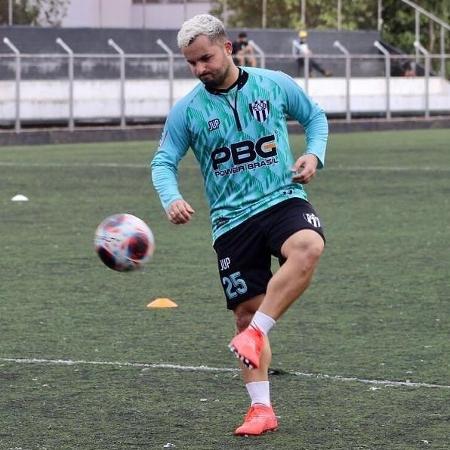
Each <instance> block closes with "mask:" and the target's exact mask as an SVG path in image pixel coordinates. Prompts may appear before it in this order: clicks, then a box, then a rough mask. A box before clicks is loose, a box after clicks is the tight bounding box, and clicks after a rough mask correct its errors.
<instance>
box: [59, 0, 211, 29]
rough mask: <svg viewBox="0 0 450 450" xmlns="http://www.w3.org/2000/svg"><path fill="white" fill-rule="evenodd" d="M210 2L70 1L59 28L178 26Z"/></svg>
mask: <svg viewBox="0 0 450 450" xmlns="http://www.w3.org/2000/svg"><path fill="white" fill-rule="evenodd" d="M210 9H211V5H210V2H202V1H198V2H196V1H189V2H187V3H186V4H184V3H183V1H180V2H179V3H150V2H148V3H146V4H144V3H141V4H133V2H132V0H71V2H70V5H69V7H68V9H67V15H66V17H65V18H64V19H63V21H62V26H63V27H97V28H104V27H111V28H147V29H153V28H164V29H168V28H179V26H180V25H181V24H182V23H183V22H184V21H185V20H186V19H189V18H190V17H192V16H194V15H196V14H201V13H208V12H209V11H210Z"/></svg>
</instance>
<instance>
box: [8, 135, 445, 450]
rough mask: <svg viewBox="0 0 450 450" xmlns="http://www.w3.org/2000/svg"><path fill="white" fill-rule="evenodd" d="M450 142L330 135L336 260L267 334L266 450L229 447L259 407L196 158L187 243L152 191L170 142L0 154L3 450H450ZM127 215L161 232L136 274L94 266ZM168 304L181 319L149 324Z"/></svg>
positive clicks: (319, 186)
mask: <svg viewBox="0 0 450 450" xmlns="http://www.w3.org/2000/svg"><path fill="white" fill-rule="evenodd" d="M302 142H303V138H302V137H301V136H299V137H293V148H295V149H296V151H297V153H300V152H301V151H302V148H303V144H302ZM449 143H450V130H430V131H408V132H406V131H398V132H377V133H355V134H336V135H332V136H331V137H330V144H329V150H328V159H327V167H326V169H325V170H324V171H322V172H321V173H320V174H319V175H318V176H317V177H316V179H315V180H314V182H313V183H312V184H311V185H310V186H309V187H308V191H309V194H310V199H311V201H312V203H313V204H314V205H315V207H316V209H317V210H318V211H319V213H320V215H321V218H322V221H323V222H324V223H325V227H326V233H327V239H328V242H327V248H326V251H325V253H324V256H323V259H322V261H321V264H320V267H319V269H318V272H317V275H316V277H315V280H314V283H313V285H312V286H311V288H310V289H309V290H308V291H307V293H306V294H305V296H304V298H302V299H301V300H300V301H299V302H297V303H296V304H295V305H294V306H293V307H292V308H291V309H290V310H289V311H288V313H287V314H286V316H285V317H283V319H282V320H281V321H280V322H279V323H278V324H277V326H276V327H275V328H274V330H273V331H272V334H271V339H272V344H273V353H274V359H273V365H272V366H273V369H274V372H275V373H274V374H273V375H272V383H273V385H272V386H273V388H272V393H273V402H274V406H275V408H276V411H277V414H278V415H279V416H280V419H279V420H280V430H279V431H278V432H277V433H273V434H270V435H265V436H262V437H259V438H252V439H250V438H236V437H234V436H232V434H231V432H232V430H233V429H234V427H235V426H236V425H238V424H239V423H240V422H241V420H242V416H243V414H244V412H245V410H246V408H247V405H248V399H247V395H246V392H245V389H244V388H243V386H242V384H241V382H240V380H239V375H238V372H237V371H235V370H234V369H235V367H236V364H235V359H234V357H233V356H232V354H231V353H230V352H229V351H228V349H227V343H228V341H229V339H230V338H231V337H232V334H233V321H232V315H231V313H230V312H228V311H227V310H226V309H225V302H224V299H223V294H222V291H221V287H220V282H219V278H218V275H217V273H216V261H215V255H214V252H213V249H212V247H211V241H210V230H209V223H208V212H207V209H206V204H205V200H204V196H203V191H202V183H201V177H200V174H199V171H198V169H197V167H196V163H195V161H194V159H193V158H192V157H191V156H189V157H188V158H186V159H185V160H184V161H183V164H182V166H181V170H180V172H181V173H180V179H181V188H182V191H183V192H184V194H185V198H186V199H187V200H188V201H189V202H190V203H191V204H192V206H193V207H194V208H195V209H196V215H195V218H194V220H193V221H192V223H191V224H189V225H185V226H174V225H170V224H169V223H168V222H167V221H166V219H165V216H164V214H163V212H162V210H161V207H160V204H159V200H158V199H157V197H156V194H155V193H154V191H153V189H152V187H151V185H150V183H149V171H148V168H147V166H148V162H149V160H150V158H151V156H152V154H153V151H154V148H155V145H156V143H155V142H130V143H114V144H80V145H58V146H48V147H11V148H5V147H4V148H1V149H0V187H1V189H0V192H1V197H0V207H1V209H0V236H1V238H0V239H1V247H0V248H1V250H2V257H1V260H0V261H1V262H0V269H1V270H0V280H1V287H0V336H1V339H0V450H4V449H22V450H25V449H26V450H30V449H33V450H34V449H52V450H53V449H55V450H62V449H64V450H65V449H89V450H97V449H108V450H111V449H150V450H153V449H163V448H174V449H176V450H188V449H189V450H191V449H192V450H202V449H205V450H216V449H227V450H228V449H232V450H240V449H252V450H253V449H258V450H269V449H270V450H301V449H308V450H309V449H345V450H348V449H388V450H397V449H398V450H400V449H405V450H409V449H448V448H450V365H449V360H450V301H449V300H450V294H449V293H450V144H449ZM17 193H21V194H25V195H26V196H28V197H29V198H30V201H29V202H27V203H14V202H11V201H10V199H11V197H13V196H14V195H15V194H17ZM118 212H130V213H133V214H135V215H137V216H139V217H141V218H143V219H144V220H145V221H146V222H147V223H149V225H150V226H151V228H152V229H153V231H154V234H155V237H156V252H155V255H154V258H153V260H152V261H151V262H150V264H148V266H146V267H145V269H144V270H143V271H141V272H136V273H125V274H124V273H116V272H113V271H112V270H110V269H107V268H106V267H105V266H103V265H102V263H101V262H100V260H99V259H98V257H97V256H96V255H95V253H94V251H93V235H94V230H95V228H96V226H97V225H98V223H99V222H100V221H101V220H102V219H103V218H104V217H106V216H107V215H110V214H113V213H118ZM156 297H170V298H172V299H173V300H174V301H176V302H177V303H178V305H179V307H178V308H176V309H168V310H149V309H147V308H146V305H147V303H148V302H149V301H151V300H153V299H154V298H156ZM401 382H405V383H403V384H402V383H401ZM168 444H173V446H169V445H168ZM165 446H166V447H165Z"/></svg>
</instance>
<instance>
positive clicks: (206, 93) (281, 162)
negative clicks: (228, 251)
mask: <svg viewBox="0 0 450 450" xmlns="http://www.w3.org/2000/svg"><path fill="white" fill-rule="evenodd" d="M240 71H241V72H240V76H239V79H238V81H237V82H236V83H235V84H234V85H233V86H232V87H231V88H230V89H228V90H227V91H226V92H223V91H210V90H208V89H207V88H206V87H205V86H204V85H203V84H202V83H200V84H198V85H197V86H196V87H195V88H194V89H193V90H192V91H191V92H190V93H189V94H188V95H186V96H185V97H184V98H182V99H181V100H180V101H178V102H177V103H176V104H175V105H174V107H173V108H172V110H171V112H170V114H169V116H168V118H167V120H166V123H165V126H164V130H163V133H162V137H161V140H160V143H159V148H158V150H157V152H156V154H155V156H154V158H153V161H152V164H151V166H152V179H153V184H154V186H155V188H156V190H157V192H158V194H159V197H160V199H161V203H162V205H163V207H164V208H165V209H167V208H168V206H169V205H170V204H171V203H172V202H173V201H174V200H177V199H181V198H183V197H182V195H181V193H180V191H179V189H178V182H177V175H178V164H179V162H180V160H181V158H183V156H184V155H185V154H186V152H187V151H188V149H189V148H191V149H192V151H193V152H194V154H195V157H196V158H197V160H198V162H199V164H200V169H201V172H202V174H203V178H204V185H205V191H206V197H207V199H208V202H209V206H210V215H211V223H212V233H213V240H215V239H217V238H218V237H219V236H220V235H222V234H223V233H225V232H227V231H229V230H231V229H232V228H234V227H236V226H237V225H239V224H240V223H242V222H243V221H245V220H246V219H248V218H249V217H251V216H253V215H255V214H257V213H259V212H261V211H263V210H265V209H266V208H269V207H271V206H273V205H275V204H277V203H279V202H281V201H283V200H286V199H288V198H292V197H300V198H303V199H306V193H305V191H304V189H303V186H302V185H301V184H299V183H294V182H292V166H293V164H294V159H293V155H292V152H291V150H290V147H289V140H288V131H287V123H286V116H290V117H292V118H294V119H296V120H298V122H299V123H300V124H301V125H303V127H304V129H305V137H306V153H312V154H314V155H316V156H317V158H318V159H319V168H321V167H323V164H324V158H325V148H326V142H327V137H328V125H327V120H326V116H325V114H324V112H323V110H322V109H321V108H320V107H319V106H317V105H316V104H315V103H314V102H313V101H312V100H311V99H310V98H309V97H308V96H307V95H306V94H305V93H304V91H303V90H302V89H301V88H300V87H299V86H298V85H297V83H296V82H295V81H294V80H293V79H292V78H291V77H289V76H288V75H286V74H284V73H283V72H276V71H272V70H266V69H259V68H249V67H246V68H244V69H240Z"/></svg>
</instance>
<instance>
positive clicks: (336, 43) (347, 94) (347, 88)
mask: <svg viewBox="0 0 450 450" xmlns="http://www.w3.org/2000/svg"><path fill="white" fill-rule="evenodd" d="M333 47H336V48H337V49H339V50H340V51H341V52H342V53H343V54H344V55H345V109H346V113H345V119H346V120H348V121H350V120H351V119H352V113H351V105H350V77H351V66H350V52H349V51H348V50H347V49H346V48H345V47H344V46H343V45H342V44H341V43H340V42H339V41H334V43H333Z"/></svg>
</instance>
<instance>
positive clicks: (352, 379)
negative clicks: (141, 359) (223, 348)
mask: <svg viewBox="0 0 450 450" xmlns="http://www.w3.org/2000/svg"><path fill="white" fill-rule="evenodd" d="M0 362H5V363H16V364H43V365H46V364H48V365H54V366H82V365H90V366H115V367H135V368H138V369H173V370H180V371H191V372H238V371H239V369H233V368H230V367H209V366H182V365H180V364H165V363H159V364H157V363H153V364H150V363H133V362H119V361H84V360H72V359H38V358H0ZM287 373H288V374H289V375H295V376H298V377H303V378H315V379H319V380H331V381H342V382H351V383H363V384H373V385H377V386H387V387H389V386H393V387H401V386H403V387H409V388H438V389H450V386H447V385H443V384H432V383H419V382H412V381H392V380H369V379H365V378H357V377H343V376H340V375H326V374H321V373H305V372H296V371H294V372H287Z"/></svg>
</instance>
